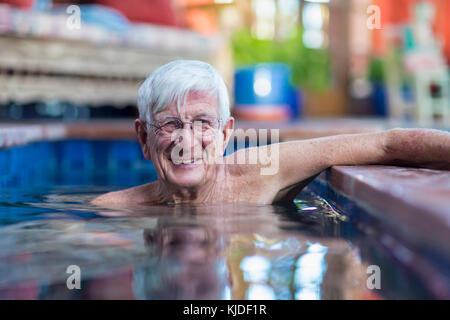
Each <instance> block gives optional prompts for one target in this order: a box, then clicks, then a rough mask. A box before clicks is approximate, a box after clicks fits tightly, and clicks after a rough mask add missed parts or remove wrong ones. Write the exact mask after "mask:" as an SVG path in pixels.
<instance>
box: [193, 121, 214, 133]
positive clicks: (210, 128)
mask: <svg viewBox="0 0 450 320" xmlns="http://www.w3.org/2000/svg"><path fill="white" fill-rule="evenodd" d="M193 122H194V130H197V131H200V132H201V133H202V134H203V135H213V134H215V133H216V132H217V130H218V129H219V120H218V119H217V118H210V117H202V118H197V119H195V120H194V121H193Z"/></svg>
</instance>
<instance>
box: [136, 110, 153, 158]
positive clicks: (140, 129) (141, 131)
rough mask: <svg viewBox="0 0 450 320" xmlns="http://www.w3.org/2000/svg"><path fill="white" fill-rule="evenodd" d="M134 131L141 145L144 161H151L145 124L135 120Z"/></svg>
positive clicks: (140, 120)
mask: <svg viewBox="0 0 450 320" xmlns="http://www.w3.org/2000/svg"><path fill="white" fill-rule="evenodd" d="M134 129H135V130H136V135H137V138H138V140H139V143H140V144H141V148H142V153H143V154H144V157H145V159H147V160H151V156H150V147H149V145H148V134H147V128H146V123H145V122H144V121H143V120H142V119H136V120H135V121H134Z"/></svg>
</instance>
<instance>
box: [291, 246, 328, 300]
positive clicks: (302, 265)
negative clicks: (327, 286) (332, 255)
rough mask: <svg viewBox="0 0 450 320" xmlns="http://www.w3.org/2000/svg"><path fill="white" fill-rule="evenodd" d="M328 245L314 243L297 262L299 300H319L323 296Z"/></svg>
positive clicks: (296, 273) (296, 296) (296, 280)
mask: <svg viewBox="0 0 450 320" xmlns="http://www.w3.org/2000/svg"><path fill="white" fill-rule="evenodd" d="M327 251H328V249H327V247H324V246H322V245H321V244H320V243H313V244H310V245H309V246H308V250H307V251H306V252H305V253H304V254H303V255H302V256H301V257H300V258H298V260H297V262H296V263H295V280H294V281H295V285H296V287H297V291H296V292H295V298H296V299H297V300H318V299H320V298H321V292H320V291H321V284H322V281H323V277H324V275H325V272H326V270H327V264H326V262H325V255H326V253H327Z"/></svg>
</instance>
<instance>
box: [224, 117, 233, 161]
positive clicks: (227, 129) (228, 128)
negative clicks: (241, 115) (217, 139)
mask: <svg viewBox="0 0 450 320" xmlns="http://www.w3.org/2000/svg"><path fill="white" fill-rule="evenodd" d="M233 130H234V118H233V117H229V118H228V120H227V122H226V123H225V125H224V126H223V148H224V149H223V151H224V152H225V149H226V148H227V145H228V142H229V141H230V138H231V136H232V135H233Z"/></svg>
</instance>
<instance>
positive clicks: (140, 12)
mask: <svg viewBox="0 0 450 320" xmlns="http://www.w3.org/2000/svg"><path fill="white" fill-rule="evenodd" d="M449 16H450V1H448V0H428V1H424V0H127V1H120V0H91V1H88V0H85V1H64V0H0V121H11V120H15V121H17V120H19V121H21V120H25V119H58V120H64V121H78V120H87V119H97V118H134V117H136V116H137V111H136V109H135V103H136V94H137V89H138V87H139V85H140V83H141V82H142V81H143V80H144V79H145V77H146V76H148V75H149V74H150V73H151V72H152V71H153V70H154V69H156V68H157V67H158V66H160V65H162V64H164V63H167V62H169V61H171V60H174V59H179V58H184V59H198V60H203V61H207V62H210V63H211V64H213V65H214V66H215V67H216V68H217V69H218V70H219V71H220V72H221V74H222V75H223V77H224V79H225V81H226V83H227V85H228V88H229V90H230V97H231V100H232V113H233V115H234V116H235V117H236V118H237V119H240V120H246V121H265V122H280V121H281V122H292V121H296V120H298V119H309V118H314V119H317V118H319V119H320V118H352V117H363V118H379V119H396V120H399V121H411V122H413V123H420V124H423V125H433V126H439V125H442V126H446V127H448V126H449V125H450V102H449V101H450V98H449V91H450V81H449V68H448V65H449V62H450V20H449V19H448V17H449Z"/></svg>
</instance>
